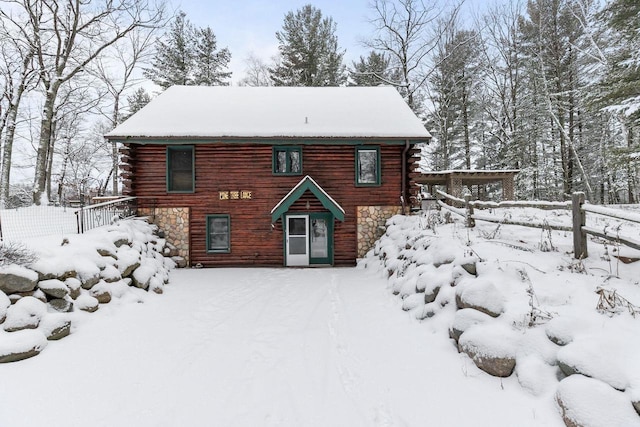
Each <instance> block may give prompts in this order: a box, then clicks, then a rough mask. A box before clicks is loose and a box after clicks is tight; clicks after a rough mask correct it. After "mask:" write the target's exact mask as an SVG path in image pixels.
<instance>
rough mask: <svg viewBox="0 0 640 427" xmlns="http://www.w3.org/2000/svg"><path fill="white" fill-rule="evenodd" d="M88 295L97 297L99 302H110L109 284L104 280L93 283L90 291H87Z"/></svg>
mask: <svg viewBox="0 0 640 427" xmlns="http://www.w3.org/2000/svg"><path fill="white" fill-rule="evenodd" d="M89 295H91V296H92V297H94V298H95V299H97V300H98V302H99V303H100V304H107V303H110V302H111V292H110V290H109V284H108V283H107V282H105V281H104V280H101V281H100V282H99V283H98V284H97V285H95V286H94V287H93V288H92V289H91V291H89Z"/></svg>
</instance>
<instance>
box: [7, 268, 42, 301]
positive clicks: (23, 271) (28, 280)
mask: <svg viewBox="0 0 640 427" xmlns="http://www.w3.org/2000/svg"><path fill="white" fill-rule="evenodd" d="M37 284H38V273H36V272H35V271H33V270H30V269H28V268H26V267H22V266H20V265H15V264H13V265H8V266H6V267H2V268H0V291H3V292H4V293H6V294H13V293H19V292H31V291H33V290H34V289H35V287H36V285H37Z"/></svg>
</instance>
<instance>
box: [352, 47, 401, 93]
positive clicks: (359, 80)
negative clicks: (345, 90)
mask: <svg viewBox="0 0 640 427" xmlns="http://www.w3.org/2000/svg"><path fill="white" fill-rule="evenodd" d="M396 74H397V73H396ZM349 77H350V79H351V81H350V84H351V85H353V86H378V85H381V84H392V83H394V82H395V81H397V79H398V78H399V76H394V73H393V72H392V70H391V69H390V59H389V58H388V57H387V56H386V55H385V54H384V53H377V52H376V51H374V50H372V51H371V52H369V56H367V57H366V58H365V57H364V56H360V59H359V60H358V62H356V61H353V65H352V69H351V70H349Z"/></svg>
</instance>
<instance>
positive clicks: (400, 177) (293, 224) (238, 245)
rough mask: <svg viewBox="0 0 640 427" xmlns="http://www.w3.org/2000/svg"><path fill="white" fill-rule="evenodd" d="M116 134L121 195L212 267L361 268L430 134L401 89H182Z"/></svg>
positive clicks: (404, 195) (404, 197) (407, 197)
mask: <svg viewBox="0 0 640 427" xmlns="http://www.w3.org/2000/svg"><path fill="white" fill-rule="evenodd" d="M106 138H108V139H109V140H110V141H116V142H118V143H121V144H122V148H121V154H122V155H123V157H122V162H123V163H124V164H123V165H122V170H123V173H122V176H123V179H124V187H125V188H124V190H123V193H124V194H127V195H130V196H135V197H136V198H137V199H136V200H137V202H138V207H139V209H138V210H139V212H140V213H143V214H145V215H149V216H150V217H151V218H152V220H153V221H154V222H155V223H156V224H158V226H159V227H160V228H161V229H163V230H164V231H165V233H166V236H167V239H168V240H169V241H170V242H171V243H173V244H174V245H176V246H177V247H178V248H179V249H180V251H181V252H182V253H181V255H183V256H184V257H185V258H187V259H188V263H189V264H190V265H196V264H202V265H203V266H205V267H207V266H233V265H265V266H266V265H271V266H282V265H285V266H308V265H354V264H355V261H356V259H357V258H358V257H361V256H363V255H364V254H365V253H366V252H367V251H368V250H369V249H370V248H371V246H372V244H373V243H374V242H375V240H376V239H377V238H378V237H379V235H380V233H381V228H382V226H383V225H384V223H385V221H386V219H387V218H389V217H390V216H392V215H394V214H398V213H401V212H403V211H405V212H406V211H408V209H409V208H410V206H409V205H410V203H411V200H412V199H411V198H412V197H413V196H414V195H413V196H412V194H410V192H412V193H417V186H415V185H413V187H415V189H411V182H410V179H409V173H410V172H411V170H412V169H414V168H415V166H414V162H416V161H417V160H418V158H417V157H413V154H415V153H417V152H419V150H418V149H416V148H413V147H412V146H413V145H414V144H416V143H422V142H428V140H429V138H430V135H429V133H428V132H427V130H426V129H425V128H424V126H423V125H422V123H421V122H420V120H419V119H418V118H417V117H416V116H415V115H414V113H413V112H412V111H411V110H410V109H409V107H408V106H407V105H406V103H405V102H404V100H403V99H402V97H401V96H400V95H399V94H398V93H397V91H396V90H395V89H394V88H391V87H313V88H308V87H199V86H174V87H171V88H169V89H168V90H166V91H165V92H164V93H162V94H161V95H159V96H158V97H157V98H155V99H154V100H152V101H151V102H150V103H149V104H148V105H147V106H145V107H144V108H143V109H141V110H140V111H138V112H137V113H136V114H134V115H133V116H132V117H131V118H129V119H128V120H127V121H125V122H124V123H122V124H121V125H120V126H118V127H116V128H115V129H114V130H113V131H111V132H109V133H108V134H107V135H106ZM414 200H415V197H414Z"/></svg>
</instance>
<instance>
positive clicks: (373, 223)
mask: <svg viewBox="0 0 640 427" xmlns="http://www.w3.org/2000/svg"><path fill="white" fill-rule="evenodd" d="M400 213H402V207H401V206H358V207H357V208H356V215H357V224H358V258H362V257H363V256H365V255H366V253H367V252H369V249H371V248H373V245H374V244H375V243H376V240H378V239H379V238H380V236H382V235H383V234H384V232H385V229H386V227H385V224H386V222H387V220H388V219H389V218H391V217H392V216H394V215H398V214H400Z"/></svg>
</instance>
